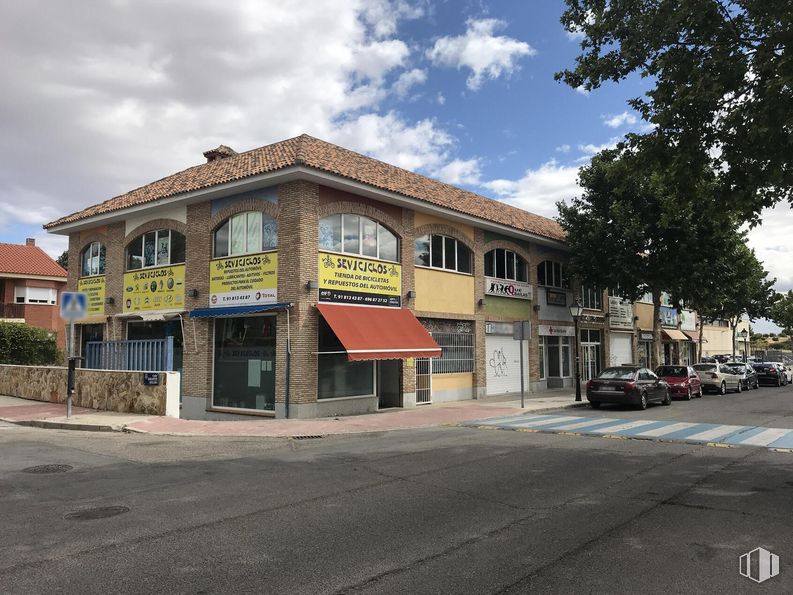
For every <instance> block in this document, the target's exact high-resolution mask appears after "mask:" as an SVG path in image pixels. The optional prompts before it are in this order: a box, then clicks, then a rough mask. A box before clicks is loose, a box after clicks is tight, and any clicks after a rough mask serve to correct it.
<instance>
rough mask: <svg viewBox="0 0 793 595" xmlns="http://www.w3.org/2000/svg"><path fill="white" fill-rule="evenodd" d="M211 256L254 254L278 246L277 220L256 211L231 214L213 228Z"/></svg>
mask: <svg viewBox="0 0 793 595" xmlns="http://www.w3.org/2000/svg"><path fill="white" fill-rule="evenodd" d="M212 245H213V258H223V257H226V256H237V255H239V254H255V253H257V252H264V251H266V250H275V249H276V248H277V247H278V222H277V221H276V220H275V219H273V218H272V217H268V216H267V215H265V214H263V213H259V212H256V211H248V212H246V213H237V214H236V215H232V216H231V217H229V218H228V219H226V221H224V222H223V224H222V225H221V226H220V227H218V228H217V230H215V236H214V238H213V244H212Z"/></svg>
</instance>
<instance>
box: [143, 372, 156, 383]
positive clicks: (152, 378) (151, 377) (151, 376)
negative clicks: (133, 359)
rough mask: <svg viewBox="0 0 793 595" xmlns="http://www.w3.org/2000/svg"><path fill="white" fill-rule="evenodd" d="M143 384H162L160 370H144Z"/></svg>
mask: <svg viewBox="0 0 793 595" xmlns="http://www.w3.org/2000/svg"><path fill="white" fill-rule="evenodd" d="M143 386H160V373H159V372H144V373H143Z"/></svg>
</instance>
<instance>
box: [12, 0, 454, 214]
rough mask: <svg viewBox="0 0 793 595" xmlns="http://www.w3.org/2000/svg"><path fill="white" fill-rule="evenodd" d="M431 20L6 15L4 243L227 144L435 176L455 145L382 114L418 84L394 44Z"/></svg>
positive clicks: (172, 6)
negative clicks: (366, 158)
mask: <svg viewBox="0 0 793 595" xmlns="http://www.w3.org/2000/svg"><path fill="white" fill-rule="evenodd" d="M423 6H425V4H424V3H421V4H420V5H419V4H417V3H409V2H406V1H404V0H390V1H389V0H336V1H335V2H333V3H332V6H331V3H327V5H325V4H323V5H322V7H317V8H315V9H311V10H307V9H306V5H305V2H303V1H302V0H280V1H279V2H267V3H263V2H254V1H247V2H239V3H218V2H216V1H215V0H194V1H193V2H191V5H190V10H184V7H183V6H182V5H179V4H178V3H167V2H155V1H153V0H142V1H141V2H136V3H130V2H97V3H93V4H91V5H90V6H88V5H86V4H81V5H80V7H79V8H75V7H74V6H71V5H70V4H68V3H57V2H56V3H53V4H52V5H51V6H48V16H47V19H45V20H42V19H41V18H40V11H41V8H40V6H39V5H38V3H35V2H18V3H11V4H9V5H8V6H5V7H4V8H3V24H4V25H6V26H5V27H4V28H3V31H4V35H3V43H2V45H0V77H2V80H3V89H4V90H3V93H2V94H0V113H2V114H3V134H2V135H0V229H2V228H4V227H5V228H6V229H7V228H8V227H9V226H11V225H15V224H19V223H28V224H40V223H42V222H45V221H48V220H52V219H54V218H56V217H57V216H59V215H61V214H65V213H69V212H72V211H75V210H78V209H81V208H84V207H86V206H88V205H90V204H95V203H97V202H100V201H102V200H105V199H107V198H110V197H111V196H114V195H116V194H119V193H122V192H126V191H128V190H130V189H131V188H135V187H137V186H139V185H141V184H145V183H147V182H150V181H151V180H155V179H157V178H159V177H162V176H164V175H168V174H170V173H173V172H175V171H179V170H181V169H184V168H186V167H189V166H192V165H196V164H198V163H201V162H203V157H202V155H201V153H202V152H203V151H205V150H207V149H209V148H212V147H215V146H217V145H218V144H221V143H223V144H227V145H229V146H231V147H233V148H235V149H237V150H247V149H251V148H254V147H258V146H262V145H264V144H267V143H269V142H273V141H277V140H280V139H284V138H288V137H290V136H294V135H297V134H300V133H302V132H307V133H309V134H313V135H315V136H318V137H320V138H325V139H328V140H331V141H335V142H339V143H340V144H343V145H345V146H348V147H350V148H352V149H355V150H359V151H364V152H369V153H371V154H372V155H374V156H376V157H378V158H382V159H386V160H389V161H392V162H394V163H396V164H398V165H402V166H403V167H407V168H411V169H423V170H424V171H427V172H432V171H436V170H438V169H439V168H441V167H443V166H444V165H445V164H446V163H447V162H449V161H451V160H452V159H453V157H454V155H452V152H453V149H454V141H455V139H454V138H453V137H452V136H451V135H450V134H449V133H448V132H446V131H445V130H443V128H442V127H441V126H440V125H438V124H437V123H436V122H434V121H431V120H421V121H416V120H412V119H409V118H407V117H405V116H404V115H403V114H401V113H400V112H399V111H389V112H386V113H383V112H382V110H381V103H382V102H383V100H384V99H385V98H387V97H389V96H390V95H391V96H394V97H396V98H397V99H399V97H398V95H397V93H398V92H400V91H402V90H405V91H406V90H407V89H409V87H410V86H411V85H413V84H419V83H420V82H421V81H420V79H421V75H420V74H419V73H420V72H422V71H420V70H416V69H412V70H411V68H410V67H409V66H408V63H409V61H410V48H409V47H408V44H407V43H405V41H403V40H401V39H399V38H397V37H396V33H397V30H398V26H399V23H400V22H402V21H403V20H404V19H414V18H418V17H419V16H421V14H422V13H423V10H424V9H423V8H422V7H423ZM31 22H36V23H37V26H36V27H35V28H30V27H27V26H26V24H27V23H31ZM174 23H178V24H179V26H174ZM395 81H396V84H395ZM408 83H410V84H408Z"/></svg>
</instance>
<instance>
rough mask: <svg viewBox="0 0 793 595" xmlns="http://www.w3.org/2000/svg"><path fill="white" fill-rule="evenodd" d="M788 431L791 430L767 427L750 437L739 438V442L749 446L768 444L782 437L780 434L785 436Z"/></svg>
mask: <svg viewBox="0 0 793 595" xmlns="http://www.w3.org/2000/svg"><path fill="white" fill-rule="evenodd" d="M790 432H791V430H788V429H785V430H783V429H781V428H768V429H766V430H763V431H762V432H760V433H759V434H755V435H754V436H752V437H751V438H747V439H746V440H741V442H740V444H746V445H749V446H768V445H769V444H771V443H772V442H776V441H777V440H779V439H780V438H782V436H785V435H787V434H789V433H790Z"/></svg>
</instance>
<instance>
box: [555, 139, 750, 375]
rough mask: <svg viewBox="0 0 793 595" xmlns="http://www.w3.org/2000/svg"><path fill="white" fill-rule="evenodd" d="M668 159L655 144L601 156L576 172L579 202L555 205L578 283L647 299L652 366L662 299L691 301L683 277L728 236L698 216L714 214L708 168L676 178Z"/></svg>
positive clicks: (705, 262)
mask: <svg viewBox="0 0 793 595" xmlns="http://www.w3.org/2000/svg"><path fill="white" fill-rule="evenodd" d="M669 155H670V149H669V148H667V147H663V146H656V147H654V148H653V150H650V149H649V148H648V147H645V150H634V149H633V148H630V147H627V146H624V145H622V146H619V147H618V148H617V149H614V150H607V151H603V152H601V153H600V154H598V155H596V156H595V157H594V158H593V160H592V163H591V164H590V165H589V166H587V167H584V168H582V170H581V171H580V174H579V184H580V186H581V187H582V189H583V193H582V195H581V197H580V198H577V199H574V200H573V201H572V202H571V203H570V204H569V205H565V204H564V203H559V204H558V207H559V223H560V224H561V226H562V227H563V228H564V230H565V231H566V232H567V242H568V244H569V246H570V248H571V254H572V256H571V260H570V265H571V268H572V270H573V273H574V274H575V275H576V276H577V277H578V278H580V279H581V280H582V281H583V282H584V283H587V284H591V285H596V286H600V287H610V288H613V289H614V288H616V289H618V290H619V292H620V294H621V295H622V296H623V297H624V298H626V299H629V300H631V301H635V300H637V299H638V298H639V297H641V296H642V295H644V294H645V293H650V294H651V295H652V299H653V309H654V312H653V321H654V324H653V326H654V328H653V333H654V339H655V340H654V350H653V357H652V360H653V361H652V364H653V365H656V364H658V363H659V362H660V345H661V341H660V332H661V331H660V324H659V318H660V309H661V295H662V293H663V292H664V291H666V292H670V293H671V294H672V296H673V297H674V298H675V299H677V300H688V299H689V298H690V297H692V282H691V279H690V278H689V273H690V272H691V271H694V270H698V269H701V268H703V267H708V266H713V264H712V263H715V262H718V261H719V260H720V259H722V258H723V256H724V252H725V246H727V245H728V238H729V237H730V235H732V234H734V233H735V232H734V231H733V228H732V227H730V226H724V225H722V224H721V223H720V222H719V221H717V220H716V219H713V218H711V217H708V216H703V212H704V213H708V212H709V211H711V210H713V209H716V208H717V201H716V199H715V196H716V194H715V186H716V179H715V176H714V174H713V172H712V170H710V168H708V167H707V166H703V167H699V169H693V168H692V169H690V171H689V174H690V175H688V176H686V177H685V178H684V179H683V178H681V177H680V176H679V175H678V172H675V171H673V170H670V169H669V168H668V167H667V166H668V159H669ZM683 197H686V198H687V200H683Z"/></svg>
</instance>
